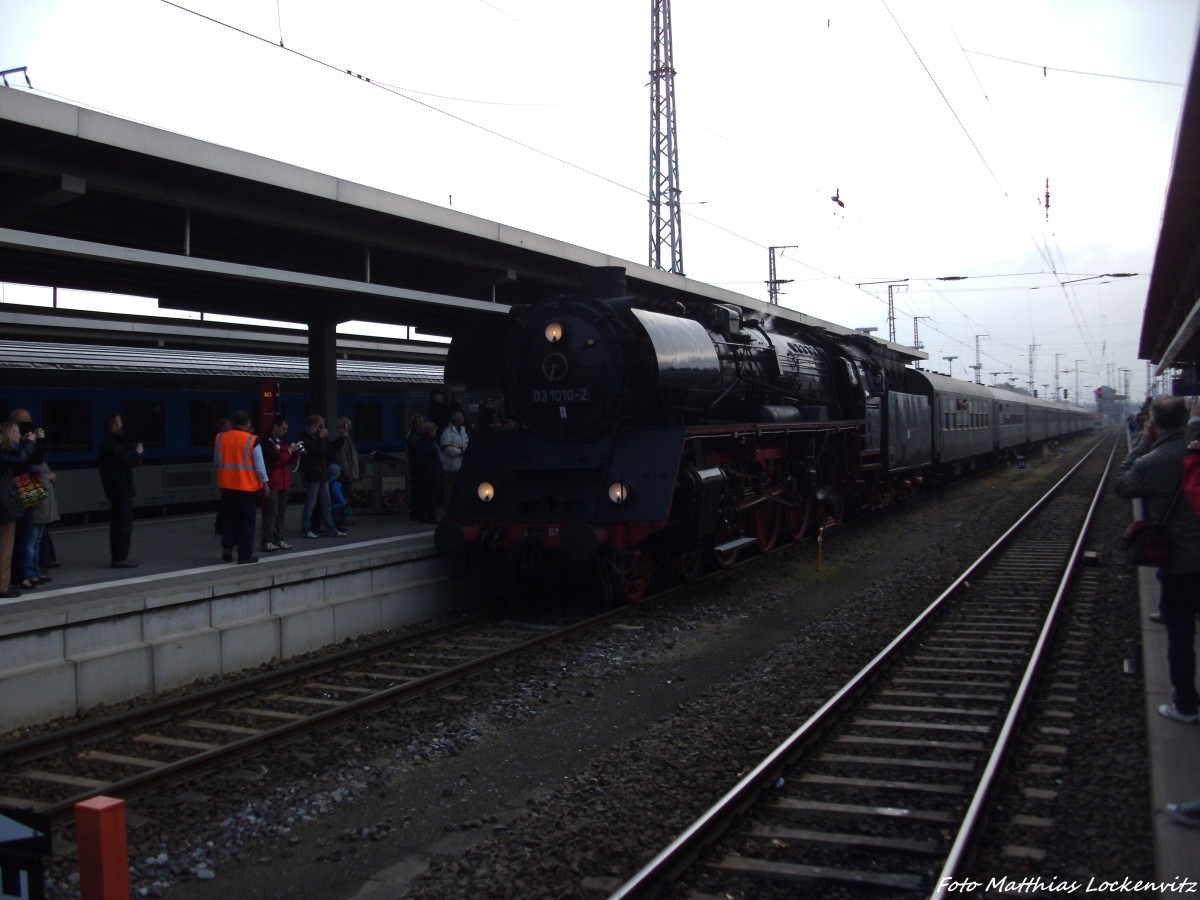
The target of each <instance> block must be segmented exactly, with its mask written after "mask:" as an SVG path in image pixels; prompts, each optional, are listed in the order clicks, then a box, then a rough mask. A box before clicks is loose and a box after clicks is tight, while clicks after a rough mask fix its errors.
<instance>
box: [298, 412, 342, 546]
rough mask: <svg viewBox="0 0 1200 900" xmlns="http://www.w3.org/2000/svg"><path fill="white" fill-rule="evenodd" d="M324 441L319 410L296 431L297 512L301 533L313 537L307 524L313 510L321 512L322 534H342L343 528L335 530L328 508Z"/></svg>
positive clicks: (326, 438)
mask: <svg viewBox="0 0 1200 900" xmlns="http://www.w3.org/2000/svg"><path fill="white" fill-rule="evenodd" d="M328 444H329V429H328V428H326V427H325V417H324V416H322V415H320V414H319V413H318V414H314V415H311V416H309V417H308V421H307V422H306V423H305V425H304V428H303V429H302V430H301V432H300V445H301V446H300V450H299V452H300V454H301V455H300V466H299V469H300V474H301V475H303V476H304V512H303V513H301V515H300V534H301V537H306V538H311V539H315V538H316V537H317V534H316V532H315V531H313V530H312V524H311V523H312V517H313V512H314V511H315V512H317V513H318V514H319V515H320V516H321V522H322V524H324V526H325V533H326V534H328V535H329V536H330V537H345V536H346V532H344V531H338V529H337V526H336V525H334V523H333V517H332V515H330V511H329V464H328V463H327V462H326V453H327V452H328Z"/></svg>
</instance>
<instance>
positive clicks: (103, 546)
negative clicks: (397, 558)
mask: <svg viewBox="0 0 1200 900" xmlns="http://www.w3.org/2000/svg"><path fill="white" fill-rule="evenodd" d="M302 507H303V504H302V503H300V502H298V501H297V502H293V503H291V504H290V505H289V506H288V509H287V520H286V521H287V534H286V535H285V536H284V540H285V541H287V542H288V543H289V544H292V545H293V546H292V549H291V550H281V551H276V552H274V553H261V552H258V550H257V544H256V550H255V552H256V554H257V555H258V558H259V563H258V564H256V566H251V567H249V568H250V569H255V568H257V567H258V566H262V565H275V564H278V563H288V562H294V561H295V560H296V559H297V558H301V559H303V558H307V555H310V554H311V553H312V552H313V551H324V550H329V549H331V548H341V547H348V546H353V545H356V544H361V543H363V542H364V541H373V540H378V539H380V538H391V537H397V536H400V535H416V534H428V535H429V543H430V547H432V546H433V528H432V527H431V526H429V525H422V524H419V523H416V522H411V521H409V519H408V516H407V514H399V513H396V514H383V515H365V514H362V513H359V514H357V515H355V516H354V524H353V525H351V526H349V527H348V528H347V529H346V537H344V538H330V537H325V536H320V537H318V538H316V539H311V538H309V539H306V538H302V537H300V513H301V512H302V511H303V508H302ZM215 523H216V513H215V512H206V513H197V514H190V515H184V516H164V517H148V518H135V519H134V522H133V542H132V545H131V549H130V551H129V558H130V559H131V560H133V561H134V562H136V563H137V568H136V569H114V568H111V566H110V565H109V562H110V560H109V552H108V523H107V522H101V523H97V524H90V525H76V526H65V527H64V526H58V525H52V526H51V527H50V534H51V537H52V538H53V540H54V548H55V551H56V553H57V556H58V561H59V567H58V568H56V569H47V570H46V571H45V574H46V575H49V576H50V577H51V578H53V579H54V580H53V581H51V582H49V583H48V584H45V585H42V586H40V587H38V588H36V589H35V590H33V591H26V592H24V593H23V594H22V596H21V597H19V598H17V599H15V600H0V616H3V615H4V612H5V610H6V609H9V608H11V607H14V606H17V605H21V604H28V603H30V602H31V601H34V600H36V599H38V598H47V597H54V596H62V592H64V591H67V590H71V591H75V592H78V591H79V590H81V589H88V590H93V589H96V588H97V587H100V586H102V585H111V584H113V583H115V582H130V581H132V582H134V583H138V582H139V581H140V582H141V583H145V581H146V580H147V579H148V578H150V577H151V576H158V575H164V574H175V573H179V572H182V571H186V570H190V569H203V568H206V567H209V566H213V565H223V566H228V565H229V564H228V563H222V562H221V539H220V537H219V536H218V535H217V534H216V533H215V530H214V528H215ZM257 533H258V534H261V532H257ZM241 568H243V569H246V568H247V567H246V566H242V567H241Z"/></svg>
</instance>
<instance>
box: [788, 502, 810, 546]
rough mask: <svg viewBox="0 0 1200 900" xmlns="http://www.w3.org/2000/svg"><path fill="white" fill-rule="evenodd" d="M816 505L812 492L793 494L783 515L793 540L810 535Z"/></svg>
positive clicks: (789, 535) (802, 538) (799, 539)
mask: <svg viewBox="0 0 1200 900" xmlns="http://www.w3.org/2000/svg"><path fill="white" fill-rule="evenodd" d="M815 505H816V504H815V503H814V502H813V496H812V494H801V493H797V494H795V495H793V497H792V502H791V503H789V504H788V506H787V510H786V512H785V513H784V515H783V522H784V527H785V528H787V533H788V537H790V538H791V539H792V540H793V541H802V540H804V538H805V537H806V536H807V535H808V529H809V527H810V526H811V525H812V518H813V507H814V506H815Z"/></svg>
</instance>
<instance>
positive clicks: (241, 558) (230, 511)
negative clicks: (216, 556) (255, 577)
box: [213, 411, 270, 564]
mask: <svg viewBox="0 0 1200 900" xmlns="http://www.w3.org/2000/svg"><path fill="white" fill-rule="evenodd" d="M213 464H214V465H215V466H216V467H217V487H218V488H220V489H221V524H222V526H223V527H224V533H223V534H222V535H221V559H223V560H225V562H233V548H234V547H237V552H238V556H237V561H238V562H239V563H241V564H246V563H256V562H258V557H257V556H255V555H254V516H255V513H256V512H257V510H258V500H259V497H261V496H262V495H263V494H264V493H266V492H267V491H269V490H270V488H269V487H268V479H267V467H266V465H265V464H264V463H263V455H262V448H261V447H260V446H259V445H258V438H257V437H255V436H254V435H253V434H252V433H251V428H250V414H249V413H248V412H245V411H239V412H238V413H237V415H235V416H234V417H233V428H231V429H230V430H229V431H222V432H219V433H218V434H217V439H216V441H215V443H214V445H213Z"/></svg>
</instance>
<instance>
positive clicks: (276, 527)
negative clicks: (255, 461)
mask: <svg viewBox="0 0 1200 900" xmlns="http://www.w3.org/2000/svg"><path fill="white" fill-rule="evenodd" d="M287 432H288V422H287V419H285V418H284V417H283V416H279V417H277V418H276V419H275V421H274V422H273V423H272V424H271V428H270V430H269V431H268V433H267V439H266V440H265V441H263V442H262V454H263V462H264V463H266V466H267V484H268V486H269V487H270V489H271V490H270V493H268V494H267V500H266V503H264V504H263V511H262V549H263V550H264V551H266V552H267V553H274V552H275V551H276V550H291V549H292V545H291V544H289V543H288V542H287V541H285V540H284V539H283V523H284V519H285V518H286V516H287V498H288V492H290V491H291V489H292V469H291V463H292V458H293V457H294V456H295V455H297V454H298V453H299V452H300V448H301V446H302V445H301V444H300V442H299V441H293V442H292V443H290V444H289V443H287V441H286V438H287Z"/></svg>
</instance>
